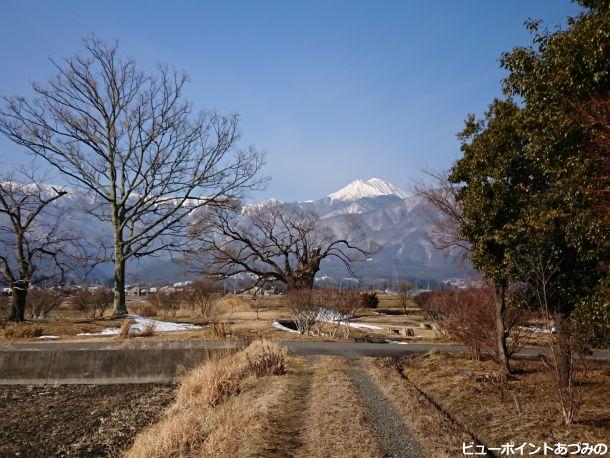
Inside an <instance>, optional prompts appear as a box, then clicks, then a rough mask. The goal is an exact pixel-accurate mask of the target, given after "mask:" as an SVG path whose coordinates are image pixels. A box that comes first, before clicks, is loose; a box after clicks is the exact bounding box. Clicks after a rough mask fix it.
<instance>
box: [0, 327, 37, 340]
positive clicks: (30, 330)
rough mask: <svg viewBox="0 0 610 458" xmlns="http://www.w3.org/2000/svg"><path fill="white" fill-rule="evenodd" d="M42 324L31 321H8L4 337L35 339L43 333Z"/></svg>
mask: <svg viewBox="0 0 610 458" xmlns="http://www.w3.org/2000/svg"><path fill="white" fill-rule="evenodd" d="M42 332H43V331H42V328H41V327H40V326H37V325H34V324H29V323H6V324H5V325H4V337H5V338H7V339H9V340H13V339H34V338H36V337H40V336H41V335H42Z"/></svg>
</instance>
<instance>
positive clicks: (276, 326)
mask: <svg viewBox="0 0 610 458" xmlns="http://www.w3.org/2000/svg"><path fill="white" fill-rule="evenodd" d="M273 327H274V328H277V329H279V330H280V331H286V332H296V333H297V334H298V333H299V331H297V330H295V329H290V328H289V327H287V326H284V325H283V324H281V323H280V322H278V321H274V322H273Z"/></svg>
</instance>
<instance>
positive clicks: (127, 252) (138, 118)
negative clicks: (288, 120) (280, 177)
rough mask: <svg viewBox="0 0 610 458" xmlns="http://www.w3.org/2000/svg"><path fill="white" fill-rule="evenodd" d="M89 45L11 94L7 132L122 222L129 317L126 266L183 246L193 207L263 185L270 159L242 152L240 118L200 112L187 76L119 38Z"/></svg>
mask: <svg viewBox="0 0 610 458" xmlns="http://www.w3.org/2000/svg"><path fill="white" fill-rule="evenodd" d="M84 44H85V49H86V52H85V54H84V55H74V56H73V57H70V58H66V59H64V60H62V61H61V62H55V61H52V62H53V64H54V65H55V68H56V70H57V74H56V76H55V77H54V78H52V79H51V80H50V81H49V82H48V84H46V85H41V84H37V83H34V84H33V85H32V90H33V92H34V97H32V98H30V99H26V98H23V97H14V98H7V99H5V100H6V104H5V106H4V107H3V108H2V111H1V113H0V132H2V133H3V134H4V135H6V136H7V137H8V138H9V139H11V140H13V141H14V142H16V143H17V144H19V145H23V146H25V147H26V148H28V149H29V150H30V151H31V152H33V153H34V154H35V155H37V156H40V157H42V158H44V159H45V160H46V161H47V162H48V163H49V164H51V165H52V166H54V167H55V168H56V169H57V170H59V171H60V172H61V173H62V174H64V176H66V177H67V178H68V179H69V182H70V183H71V184H73V185H74V186H77V187H79V188H80V189H82V190H84V191H86V192H87V193H89V194H90V195H92V196H93V198H94V199H93V200H94V205H92V207H91V209H90V210H91V211H92V213H93V214H94V215H95V216H96V217H97V218H99V219H100V220H101V221H103V222H106V223H110V224H109V227H111V228H112V236H113V246H111V247H110V249H111V252H112V255H109V256H108V257H107V259H106V260H107V261H109V262H113V263H114V266H115V273H114V281H115V299H114V314H115V315H120V314H125V313H127V308H126V306H125V265H126V262H127V261H128V260H129V259H130V258H137V257H143V256H147V255H154V254H159V253H160V252H161V251H163V250H180V249H181V248H182V243H183V242H184V239H183V238H181V235H182V234H183V233H184V231H185V229H186V227H187V226H188V224H189V218H190V215H191V214H192V212H193V210H195V209H197V208H200V207H204V206H215V205H224V204H226V203H227V202H231V201H233V200H234V199H240V198H242V197H243V196H244V195H245V193H247V192H248V191H249V190H252V189H255V188H257V187H259V186H260V185H261V184H262V183H263V182H264V180H263V179H262V178H260V176H259V174H258V172H259V169H260V168H261V166H262V164H263V158H262V155H261V154H259V153H258V152H257V151H256V150H255V149H254V148H252V147H250V148H246V149H245V150H242V149H240V148H239V146H238V143H239V132H238V118H237V116H236V115H231V116H220V115H218V114H215V113H195V112H194V110H193V106H192V103H191V102H189V101H188V100H186V99H185V97H184V95H183V90H184V85H185V83H186V81H187V77H186V76H185V75H184V74H179V73H176V72H170V71H169V70H168V69H167V67H165V66H159V67H158V69H157V71H156V73H155V74H154V75H147V74H145V73H143V72H142V71H140V70H139V69H138V68H137V66H136V63H135V62H134V61H133V60H131V59H124V58H121V57H120V56H119V55H118V45H117V43H112V44H106V43H104V42H102V41H100V40H98V39H96V38H95V37H91V38H88V39H85V40H84ZM109 251H110V250H109Z"/></svg>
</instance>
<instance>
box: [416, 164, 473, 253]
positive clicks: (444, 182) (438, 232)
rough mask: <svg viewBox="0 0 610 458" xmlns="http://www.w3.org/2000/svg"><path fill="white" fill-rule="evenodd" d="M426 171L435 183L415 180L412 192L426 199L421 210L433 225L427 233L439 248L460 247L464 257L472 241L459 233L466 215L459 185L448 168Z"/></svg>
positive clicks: (450, 249)
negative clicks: (462, 207)
mask: <svg viewBox="0 0 610 458" xmlns="http://www.w3.org/2000/svg"><path fill="white" fill-rule="evenodd" d="M425 173H426V174H427V175H428V176H429V177H430V178H431V179H432V183H430V184H426V183H424V182H419V183H416V184H415V185H413V193H414V194H415V195H417V196H419V197H421V198H422V199H423V200H424V201H425V202H426V203H427V205H424V206H422V207H420V208H419V212H420V213H421V215H422V217H424V218H425V219H426V220H428V221H429V222H430V223H431V225H432V228H431V230H430V231H429V232H428V237H429V239H430V241H431V242H432V245H433V246H434V248H436V249H437V250H442V251H446V252H451V251H453V250H456V249H458V250H459V251H460V253H461V254H462V256H461V259H464V258H465V256H466V255H467V253H468V252H469V251H470V244H469V243H468V241H467V240H466V239H464V238H463V237H462V236H461V235H460V226H461V225H462V224H463V222H464V219H463V216H462V210H461V208H460V205H459V201H458V199H457V194H458V191H459V185H457V184H455V183H452V182H451V181H449V174H448V172H447V171H443V172H431V171H425Z"/></svg>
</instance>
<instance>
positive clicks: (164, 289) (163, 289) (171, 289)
mask: <svg viewBox="0 0 610 458" xmlns="http://www.w3.org/2000/svg"><path fill="white" fill-rule="evenodd" d="M176 291H178V290H177V289H176V288H175V287H173V286H162V287H161V288H159V292H161V293H175V292H176Z"/></svg>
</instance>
